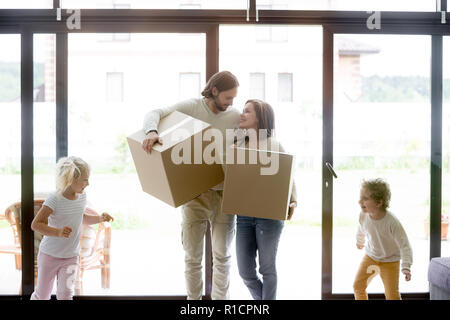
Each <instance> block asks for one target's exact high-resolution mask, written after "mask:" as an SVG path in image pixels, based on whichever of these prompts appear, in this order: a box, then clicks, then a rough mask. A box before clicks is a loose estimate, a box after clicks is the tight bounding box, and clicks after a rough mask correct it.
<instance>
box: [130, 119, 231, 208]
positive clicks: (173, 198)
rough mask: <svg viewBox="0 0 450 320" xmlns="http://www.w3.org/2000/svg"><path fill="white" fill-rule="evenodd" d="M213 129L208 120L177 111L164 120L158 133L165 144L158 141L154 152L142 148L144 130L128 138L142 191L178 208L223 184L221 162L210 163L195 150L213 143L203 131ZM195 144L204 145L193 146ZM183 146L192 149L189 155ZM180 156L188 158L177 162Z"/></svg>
mask: <svg viewBox="0 0 450 320" xmlns="http://www.w3.org/2000/svg"><path fill="white" fill-rule="evenodd" d="M210 128H211V126H210V125H209V124H208V123H206V122H203V121H200V120H198V119H195V118H192V117H190V116H188V115H186V114H184V113H181V112H178V111H175V112H173V113H171V114H170V115H168V116H167V117H165V118H163V119H161V121H160V123H159V126H158V132H159V136H160V138H161V139H162V140H163V144H162V145H161V144H155V145H154V146H153V150H152V153H151V154H147V153H146V152H145V151H144V150H143V149H142V142H143V141H144V139H145V134H144V132H143V130H139V131H138V132H136V133H134V134H132V135H130V136H129V137H127V140H128V146H129V147H130V151H131V154H132V157H133V161H134V164H135V166H136V171H137V173H138V176H139V181H140V183H141V186H142V190H143V191H145V192H147V193H148V194H150V195H152V196H154V197H156V198H158V199H160V200H162V201H164V202H165V203H167V204H169V205H171V206H173V207H178V206H180V205H182V204H184V203H186V202H188V201H190V200H192V199H194V198H195V197H197V196H198V195H200V194H201V193H203V192H206V191H207V190H208V189H210V188H212V187H214V186H216V185H217V184H219V183H221V182H222V181H223V179H224V174H223V169H222V165H221V164H220V163H219V161H216V162H215V163H212V164H207V163H205V161H204V159H203V157H200V159H199V157H198V156H199V153H198V152H197V153H196V150H197V151H201V153H202V154H203V150H204V149H205V147H206V146H208V145H210V144H211V143H212V142H211V141H203V134H204V133H205V132H206V131H207V130H209V129H210ZM194 143H195V144H197V146H198V145H200V146H201V148H200V149H199V148H197V149H194ZM182 147H185V148H190V152H189V153H190V155H189V153H187V152H186V153H184V151H180V150H182V149H183V148H182ZM184 150H185V151H186V150H187V149H184ZM213 154H214V152H213ZM173 156H175V158H176V159H175V160H176V161H173V160H174V158H173ZM181 158H183V159H184V160H189V161H182V162H181V163H177V162H179V160H180V159H181Z"/></svg>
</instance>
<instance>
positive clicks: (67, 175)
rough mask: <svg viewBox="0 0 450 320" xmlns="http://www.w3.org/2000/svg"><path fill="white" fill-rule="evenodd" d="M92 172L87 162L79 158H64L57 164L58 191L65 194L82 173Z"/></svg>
mask: <svg viewBox="0 0 450 320" xmlns="http://www.w3.org/2000/svg"><path fill="white" fill-rule="evenodd" d="M90 171H91V169H90V167H89V165H88V164H87V162H86V161H84V160H83V159H81V158H78V157H64V158H60V159H59V160H58V163H57V164H56V190H57V191H58V192H64V191H65V190H66V189H67V188H68V187H69V186H70V185H71V184H72V183H73V182H74V181H75V180H76V179H78V178H80V177H81V175H82V173H83V172H85V173H89V172H90Z"/></svg>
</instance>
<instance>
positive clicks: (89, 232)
mask: <svg viewBox="0 0 450 320" xmlns="http://www.w3.org/2000/svg"><path fill="white" fill-rule="evenodd" d="M44 201H45V200H44V199H35V200H34V215H36V214H37V213H38V212H39V210H40V209H41V207H42V205H43V203H44ZM85 213H87V214H90V215H98V213H97V212H96V211H95V210H93V209H91V208H86V210H85ZM5 216H6V219H7V220H8V221H9V223H10V225H11V228H12V230H13V234H14V244H15V245H16V247H18V248H20V247H21V240H22V233H21V230H22V227H21V221H22V220H21V217H22V203H21V202H15V203H13V204H12V205H10V206H9V207H8V208H7V209H6V211H5ZM81 230H82V231H81V232H82V233H81V243H80V246H81V252H80V255H81V256H89V255H91V253H93V252H95V251H96V250H97V249H98V248H108V249H109V246H110V241H111V239H110V238H111V230H110V227H109V226H108V225H107V224H106V223H104V222H102V223H100V224H99V226H98V229H97V230H95V229H94V228H93V227H91V226H88V225H83V226H82V229H81ZM43 237H44V236H43V235H41V234H40V233H38V232H34V253H35V255H34V257H35V259H36V258H37V254H38V251H39V245H40V243H41V241H42V239H43ZM101 240H103V241H101ZM102 242H103V243H102Z"/></svg>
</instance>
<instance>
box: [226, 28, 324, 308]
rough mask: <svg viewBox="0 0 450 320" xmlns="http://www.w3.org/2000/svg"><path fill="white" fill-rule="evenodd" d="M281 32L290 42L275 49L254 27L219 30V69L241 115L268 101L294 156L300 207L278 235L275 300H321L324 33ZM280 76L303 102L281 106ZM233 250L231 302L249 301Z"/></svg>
mask: <svg viewBox="0 0 450 320" xmlns="http://www.w3.org/2000/svg"><path fill="white" fill-rule="evenodd" d="M270 27H272V26H270ZM286 29H287V31H288V33H289V37H288V39H289V41H288V42H284V43H282V44H281V45H280V43H276V42H259V41H258V39H257V37H255V27H247V26H246V27H240V26H221V27H220V45H219V48H220V53H219V55H220V59H219V61H220V68H219V69H220V70H230V71H231V72H233V73H234V74H235V75H236V76H237V78H238V80H239V83H240V86H239V90H238V96H237V97H236V99H235V101H234V107H236V108H237V109H238V110H239V111H242V109H243V107H244V103H245V101H246V100H248V99H251V98H261V99H265V100H266V101H267V102H268V103H269V104H270V105H271V106H272V107H273V109H274V112H275V121H276V124H275V129H276V137H277V139H278V140H279V141H280V142H281V144H282V145H283V146H284V148H285V149H286V151H287V152H289V153H292V154H294V155H295V156H296V168H295V170H296V173H295V179H296V185H297V193H298V199H299V207H298V208H297V209H296V212H295V214H294V217H293V218H292V221H287V222H286V223H285V227H284V230H283V233H282V235H281V240H280V244H279V248H278V261H277V268H278V293H277V298H278V299H320V297H321V295H320V294H321V293H320V284H321V243H322V240H321V239H322V238H321V228H320V226H321V215H322V209H321V179H322V178H321V176H322V171H321V170H322V169H321V168H322V166H321V157H322V149H321V148H322V28H320V27H315V26H308V27H299V26H290V27H287V28H286ZM255 70H258V72H254V71H255ZM281 73H282V74H289V75H291V79H292V77H294V76H295V79H296V82H295V85H294V86H293V88H291V89H292V91H296V92H300V93H301V94H298V95H295V96H292V94H291V100H289V99H286V100H285V101H279V100H278V97H279V88H280V83H279V75H280V74H281ZM249 75H250V77H249ZM282 77H283V76H282ZM287 78H288V77H286V78H283V80H282V82H283V83H282V84H281V87H283V93H282V95H283V96H284V97H286V98H287V95H286V96H285V95H284V93H287V91H290V90H288V89H286V88H285V85H287V86H289V84H288V82H289V81H284V80H287ZM291 85H292V84H291ZM285 89H286V91H285ZM283 100H284V99H283ZM232 246H233V247H232V250H233V263H232V278H231V283H230V296H231V298H232V299H251V296H250V293H249V292H248V289H247V288H246V287H245V285H244V284H243V282H242V279H241V278H240V276H239V273H238V270H237V265H236V258H235V257H236V256H235V254H234V250H235V242H233V244H232ZM305 259H306V260H305Z"/></svg>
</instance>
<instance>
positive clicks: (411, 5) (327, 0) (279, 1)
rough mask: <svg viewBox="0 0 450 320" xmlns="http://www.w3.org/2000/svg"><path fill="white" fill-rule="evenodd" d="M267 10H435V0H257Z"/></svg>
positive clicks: (260, 6)
mask: <svg viewBox="0 0 450 320" xmlns="http://www.w3.org/2000/svg"><path fill="white" fill-rule="evenodd" d="M256 3H257V5H256V6H257V8H260V9H263V10H266V9H274V10H347V11H349V10H350V11H435V10H436V1H435V0H395V1H392V0H256Z"/></svg>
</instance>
